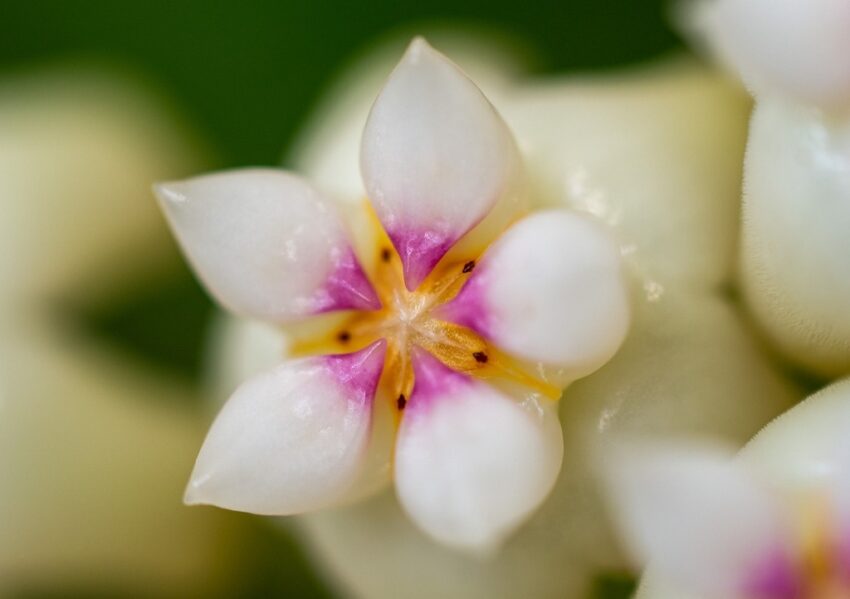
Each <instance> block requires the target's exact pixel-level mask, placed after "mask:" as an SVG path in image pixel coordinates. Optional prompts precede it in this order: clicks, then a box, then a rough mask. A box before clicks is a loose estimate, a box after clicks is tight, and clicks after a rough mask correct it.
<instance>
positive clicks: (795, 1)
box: [697, 0, 850, 378]
mask: <svg viewBox="0 0 850 599" xmlns="http://www.w3.org/2000/svg"><path fill="white" fill-rule="evenodd" d="M697 25H698V26H699V27H700V28H701V29H702V30H703V33H704V34H705V35H706V36H707V38H708V41H709V43H710V44H711V45H712V46H714V47H716V48H718V50H719V52H720V54H721V57H723V58H724V59H725V60H726V61H727V62H729V63H730V64H731V65H732V66H733V67H734V68H735V70H737V71H738V72H739V73H740V75H741V77H742V78H743V79H744V81H745V83H746V84H747V85H748V86H749V87H750V89H751V90H752V91H753V94H754V96H755V98H756V108H755V112H754V114H753V119H752V124H751V128H750V138H749V145H748V148H747V157H746V162H745V185H744V198H743V219H742V222H743V228H742V242H741V280H742V288H743V290H744V297H745V299H746V301H747V302H748V303H749V307H750V308H751V310H752V312H753V314H754V315H755V317H756V319H757V320H758V322H759V324H760V325H761V326H762V328H763V329H764V330H765V332H766V333H767V335H768V337H769V338H770V340H771V341H772V343H773V344H774V345H775V347H776V348H777V349H778V350H780V352H781V353H782V354H783V355H784V356H785V357H786V358H787V359H789V360H790V361H792V362H793V363H794V364H795V365H797V366H800V367H802V368H805V369H807V370H809V371H810V372H812V373H814V374H816V375H818V376H821V377H825V378H829V377H836V376H841V375H844V374H847V373H850V312H848V311H847V310H846V308H845V307H846V306H847V305H850V260H847V256H848V255H850V235H847V230H848V227H850V3H848V2H847V1H846V0H805V1H801V0H712V1H708V2H704V3H703V4H702V7H701V10H700V11H699V12H698V19H697Z"/></svg>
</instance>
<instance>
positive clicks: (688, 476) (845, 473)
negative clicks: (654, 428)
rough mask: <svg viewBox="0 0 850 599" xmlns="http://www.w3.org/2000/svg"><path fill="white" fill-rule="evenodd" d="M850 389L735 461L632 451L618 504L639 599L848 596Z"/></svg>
mask: <svg viewBox="0 0 850 599" xmlns="http://www.w3.org/2000/svg"><path fill="white" fill-rule="evenodd" d="M848 432H850V382H848V381H845V382H842V383H838V384H835V385H833V386H831V387H829V388H827V389H825V390H824V391H821V392H820V393H818V394H816V395H815V396H813V397H811V398H810V399H809V400H808V401H806V402H805V403H804V404H802V405H800V406H799V407H797V408H795V409H793V410H791V411H790V412H788V413H787V414H785V415H784V416H782V417H781V418H779V419H778V420H776V421H775V422H773V423H771V424H770V425H769V426H768V427H766V428H765V429H764V430H763V431H762V432H761V433H760V434H759V435H758V436H756V437H755V439H754V440H753V442H752V443H751V444H750V445H749V446H747V447H746V448H745V449H744V451H743V452H742V453H741V455H740V457H739V458H738V459H734V460H733V459H732V458H731V456H730V455H729V454H728V453H726V452H724V451H721V450H720V449H718V448H717V447H709V446H700V445H695V444H693V443H690V444H683V443H674V442H668V443H666V444H663V443H653V444H649V443H647V442H643V443H640V444H633V443H632V444H628V445H624V446H623V447H622V448H621V449H624V450H626V451H625V452H623V453H619V455H617V454H615V457H614V459H613V467H612V468H611V469H610V472H609V475H610V476H609V484H610V486H611V491H612V493H611V500H612V503H613V505H614V506H615V507H617V508H618V509H617V512H618V515H619V517H620V521H621V524H622V531H623V533H624V535H625V538H626V540H627V541H629V544H630V546H631V548H632V550H633V552H634V554H635V555H636V557H638V559H640V560H641V561H648V562H650V570H649V572H648V574H647V577H646V580H645V583H644V585H643V586H642V590H641V592H640V593H639V597H641V598H644V599H662V598H668V597H669V598H670V599H672V598H673V597H675V598H677V599H688V598H690V597H700V598H701V599H837V598H839V597H846V596H848V594H850V444H848Z"/></svg>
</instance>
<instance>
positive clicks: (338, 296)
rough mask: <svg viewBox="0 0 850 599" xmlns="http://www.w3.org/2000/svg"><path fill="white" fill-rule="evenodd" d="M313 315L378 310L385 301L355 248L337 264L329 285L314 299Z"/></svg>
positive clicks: (328, 280)
mask: <svg viewBox="0 0 850 599" xmlns="http://www.w3.org/2000/svg"><path fill="white" fill-rule="evenodd" d="M311 301H312V303H313V304H314V308H313V313H314V314H322V313H325V312H333V311H335V310H378V309H380V307H381V301H380V300H379V299H378V294H377V293H375V288H374V287H372V284H371V283H370V282H369V279H368V277H367V276H366V273H365V272H363V267H362V266H360V262H359V261H358V260H357V256H356V255H355V254H354V251H353V250H352V249H351V248H348V249H346V250H345V251H344V252H342V254H341V255H340V257H339V259H338V260H337V261H336V264H335V265H334V268H333V270H332V271H331V273H330V274H329V275H328V279H327V281H326V282H325V284H324V285H323V286H322V288H321V289H319V290H318V291H317V292H316V294H315V295H314V296H313V298H312V300H311Z"/></svg>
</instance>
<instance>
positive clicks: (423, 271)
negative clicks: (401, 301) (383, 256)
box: [387, 227, 457, 291]
mask: <svg viewBox="0 0 850 599" xmlns="http://www.w3.org/2000/svg"><path fill="white" fill-rule="evenodd" d="M387 235H388V236H389V238H390V241H392V242H393V246H395V249H396V251H398V255H399V257H400V258H401V263H402V265H403V267H404V284H405V286H406V287H407V289H408V290H409V291H414V290H415V289H416V288H417V287H418V286H419V284H420V283H421V282H422V281H423V280H425V277H427V276H428V273H430V272H431V271H432V270H433V269H434V267H435V266H436V265H437V263H438V262H439V261H440V259H442V257H443V256H445V255H446V252H448V251H449V250H450V249H451V247H452V246H453V245H454V243H455V242H456V241H457V236H455V235H451V234H449V233H446V232H445V231H442V230H441V229H440V228H438V227H434V228H423V229H420V228H416V227H397V228H395V227H394V228H388V230H387Z"/></svg>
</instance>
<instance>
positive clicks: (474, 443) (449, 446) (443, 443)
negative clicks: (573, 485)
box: [395, 353, 563, 551]
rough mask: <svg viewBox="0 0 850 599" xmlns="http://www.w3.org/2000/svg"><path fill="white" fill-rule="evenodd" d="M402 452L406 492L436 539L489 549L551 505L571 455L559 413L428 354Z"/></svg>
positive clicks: (421, 357)
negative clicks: (520, 399)
mask: <svg viewBox="0 0 850 599" xmlns="http://www.w3.org/2000/svg"><path fill="white" fill-rule="evenodd" d="M414 360H415V362H414V368H415V374H416V383H415V387H414V389H413V393H412V394H411V397H410V401H409V403H408V407H407V409H406V410H405V413H404V419H403V421H402V424H401V427H400V429H399V435H398V443H397V445H396V461H395V476H396V490H397V492H398V496H399V499H400V501H401V503H402V506H403V507H404V509H405V510H406V511H407V513H408V514H409V515H410V517H411V518H412V519H413V521H414V522H415V523H416V524H417V525H418V526H419V527H420V528H421V529H422V530H424V531H425V532H426V533H427V534H429V535H430V536H432V537H433V538H435V539H436V540H438V541H440V542H442V543H445V544H447V545H451V546H456V547H461V548H465V549H471V550H476V551H482V550H487V549H490V548H492V547H493V546H495V545H496V544H498V543H499V542H500V541H502V540H503V539H504V538H505V537H506V536H507V535H508V534H510V533H511V532H512V531H513V530H514V529H515V528H516V527H517V526H518V525H519V524H520V523H522V522H523V521H524V520H525V519H526V518H527V517H528V516H529V515H530V514H531V512H533V511H534V510H535V509H536V508H537V507H538V506H539V505H540V504H541V503H542V501H543V500H544V499H545V498H546V496H547V495H548V494H549V491H550V490H551V489H552V486H553V485H554V483H555V480H556V478H557V475H558V472H559V470H560V467H561V460H562V457H563V440H562V437H561V429H560V425H559V424H558V419H557V416H556V415H555V412H554V410H550V409H542V408H541V409H540V410H538V411H535V410H533V409H526V408H525V407H523V406H522V405H520V404H519V403H517V402H515V401H514V400H513V399H511V398H510V397H509V396H507V395H505V394H503V393H501V392H499V391H497V390H496V389H494V388H493V387H491V386H489V385H486V384H484V383H482V382H478V381H473V380H472V379H469V378H467V377H466V376H464V375H461V374H458V373H456V372H453V371H451V370H449V369H448V368H446V367H445V366H443V365H442V364H441V363H439V362H438V361H437V360H436V359H434V358H432V357H431V356H429V355H427V354H424V353H422V354H418V355H416V357H415V358H414Z"/></svg>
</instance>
